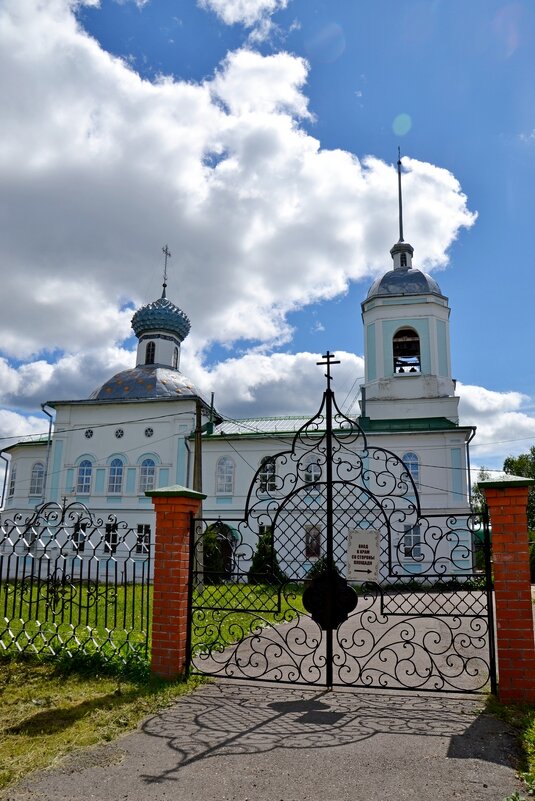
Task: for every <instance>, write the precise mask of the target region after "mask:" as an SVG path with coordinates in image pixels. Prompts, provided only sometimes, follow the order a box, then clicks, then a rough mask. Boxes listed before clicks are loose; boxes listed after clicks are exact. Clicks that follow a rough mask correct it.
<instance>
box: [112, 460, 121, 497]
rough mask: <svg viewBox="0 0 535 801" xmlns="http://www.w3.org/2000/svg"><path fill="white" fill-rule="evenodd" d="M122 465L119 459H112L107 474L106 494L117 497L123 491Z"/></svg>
mask: <svg viewBox="0 0 535 801" xmlns="http://www.w3.org/2000/svg"><path fill="white" fill-rule="evenodd" d="M123 470H124V468H123V463H122V461H121V460H120V459H113V460H112V462H111V464H110V471H109V473H108V493H109V494H110V495H112V494H113V495H117V494H120V493H121V492H122V489H123Z"/></svg>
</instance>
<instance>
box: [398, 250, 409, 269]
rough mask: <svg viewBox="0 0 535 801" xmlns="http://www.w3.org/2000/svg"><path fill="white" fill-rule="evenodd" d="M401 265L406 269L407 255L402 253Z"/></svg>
mask: <svg viewBox="0 0 535 801" xmlns="http://www.w3.org/2000/svg"><path fill="white" fill-rule="evenodd" d="M399 264H400V266H401V267H406V266H407V254H406V253H402V254H401V256H400V258H399Z"/></svg>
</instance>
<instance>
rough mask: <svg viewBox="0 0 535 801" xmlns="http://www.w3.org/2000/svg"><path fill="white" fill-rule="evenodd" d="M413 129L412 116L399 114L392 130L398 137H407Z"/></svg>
mask: <svg viewBox="0 0 535 801" xmlns="http://www.w3.org/2000/svg"><path fill="white" fill-rule="evenodd" d="M411 128H412V119H411V115H410V114H405V113H403V114H398V115H397V117H395V118H394V122H393V123H392V130H393V131H394V133H395V134H396V136H405V134H408V133H409V131H410V129H411Z"/></svg>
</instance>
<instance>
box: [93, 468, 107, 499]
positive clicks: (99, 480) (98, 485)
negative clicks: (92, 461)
mask: <svg viewBox="0 0 535 801" xmlns="http://www.w3.org/2000/svg"><path fill="white" fill-rule="evenodd" d="M95 473H96V476H95V493H96V494H97V495H103V494H104V481H105V479H106V471H105V469H104V468H103V467H97V469H96V471H95Z"/></svg>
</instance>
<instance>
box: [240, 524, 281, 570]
mask: <svg viewBox="0 0 535 801" xmlns="http://www.w3.org/2000/svg"><path fill="white" fill-rule="evenodd" d="M247 580H248V582H249V584H279V583H282V582H284V581H286V580H287V578H286V576H285V575H284V573H283V572H282V570H281V568H280V566H279V561H278V559H277V554H276V553H275V549H274V547H273V532H272V530H271V528H269V527H266V528H265V529H264V530H263V531H262V532H261V533H260V534H259V535H258V543H257V545H256V551H255V552H254V554H253V558H252V560H251V567H250V568H249V572H248V574H247Z"/></svg>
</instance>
